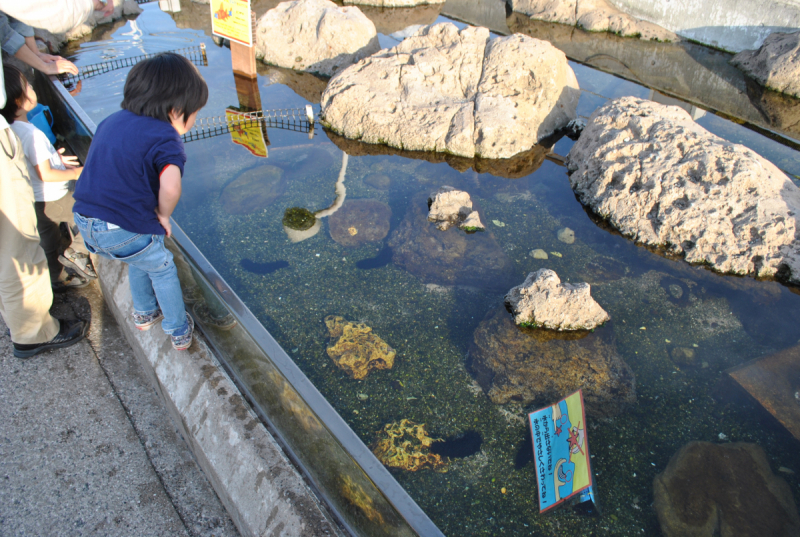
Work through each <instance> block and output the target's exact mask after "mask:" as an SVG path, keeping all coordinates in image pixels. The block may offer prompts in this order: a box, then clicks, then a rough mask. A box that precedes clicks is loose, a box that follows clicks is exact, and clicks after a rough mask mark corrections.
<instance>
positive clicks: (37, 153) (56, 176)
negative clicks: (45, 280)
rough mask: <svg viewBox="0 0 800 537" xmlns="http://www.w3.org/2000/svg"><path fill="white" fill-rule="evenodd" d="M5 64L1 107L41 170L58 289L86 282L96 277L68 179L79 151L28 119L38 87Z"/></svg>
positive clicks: (39, 214) (41, 227) (40, 203)
mask: <svg viewBox="0 0 800 537" xmlns="http://www.w3.org/2000/svg"><path fill="white" fill-rule="evenodd" d="M3 69H4V70H5V90H6V105H5V107H4V108H3V109H2V111H0V113H2V114H3V117H5V118H6V121H8V123H9V124H10V125H11V130H13V131H14V133H16V135H17V136H19V139H20V141H21V142H22V150H23V152H24V153H25V157H26V158H27V159H28V162H30V164H31V165H32V166H33V168H34V169H35V170H36V173H35V174H34V173H31V179H32V183H33V184H32V186H33V194H34V199H35V200H36V201H35V203H34V209H35V211H36V219H37V222H36V228H37V230H38V231H39V237H40V240H41V245H42V249H43V250H44V253H45V256H46V257H47V267H48V268H49V269H50V281H51V284H52V286H53V290H54V291H64V290H66V289H68V288H71V287H73V288H74V287H83V286H84V285H86V284H88V283H89V282H88V281H87V280H88V279H94V278H97V275H96V274H95V272H94V267H93V266H92V262H91V260H90V259H89V254H88V252H87V251H86V248H85V247H84V246H83V243H82V242H81V241H80V240H75V235H76V234H77V228H76V227H75V222H74V221H73V220H72V205H73V203H74V200H73V198H72V193H71V192H70V190H69V181H72V180H75V179H78V178H79V177H80V175H81V170H82V169H83V168H81V167H80V166H79V165H78V161H77V158H76V157H65V156H62V155H61V153H63V152H64V150H63V149H62V150H60V151H56V150H55V148H54V147H53V145H52V144H51V143H50V140H48V139H47V136H46V135H45V133H43V132H42V131H40V130H39V129H37V128H36V127H35V126H33V125H32V124H31V123H29V122H28V112H30V111H31V110H33V109H34V108H35V107H36V105H37V104H38V99H37V98H36V92H35V91H33V87H32V86H31V85H30V84H29V83H28V81H27V79H26V78H25V76H23V74H22V73H21V72H20V71H19V70H18V69H17V68H16V67H14V66H12V65H8V64H4V65H3ZM61 222H64V223H66V225H67V228H68V229H69V233H70V236H71V238H72V241H71V243H70V244H69V245H64V244H63V242H62V241H63V236H62V234H61V230H60V229H59V223H61ZM62 265H64V266H67V267H70V268H72V269H74V270H75V271H76V272H77V273H78V274H79V275H80V276H73V275H71V274H67V273H66V272H65V271H64V267H63V266H62Z"/></svg>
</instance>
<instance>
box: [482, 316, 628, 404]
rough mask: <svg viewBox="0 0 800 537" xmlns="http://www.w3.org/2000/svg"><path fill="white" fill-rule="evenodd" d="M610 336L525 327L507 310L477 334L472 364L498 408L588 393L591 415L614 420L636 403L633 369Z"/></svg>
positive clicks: (607, 332) (488, 320)
mask: <svg viewBox="0 0 800 537" xmlns="http://www.w3.org/2000/svg"><path fill="white" fill-rule="evenodd" d="M610 335H611V333H610V330H599V331H597V332H596V333H591V332H555V331H552V330H541V329H538V330H534V329H530V328H520V327H517V326H516V325H515V324H514V322H513V321H512V320H511V318H510V317H509V316H508V313H506V311H505V310H504V309H503V308H502V307H501V308H497V309H495V310H493V311H491V312H489V314H488V315H487V316H486V318H484V320H483V321H481V323H480V324H479V325H478V328H477V329H476V330H475V333H474V335H473V341H472V343H471V345H470V349H469V364H468V365H469V369H470V370H471V372H472V373H473V374H474V375H475V377H476V380H477V381H478V384H480V386H481V387H482V388H483V390H484V391H485V392H486V394H487V395H488V396H489V399H490V400H491V401H492V402H493V403H495V404H506V403H517V404H520V405H522V406H527V405H533V406H537V407H538V406H544V405H548V404H552V402H553V401H557V400H558V399H561V398H562V397H565V396H567V395H569V394H571V393H573V392H574V391H576V390H578V389H582V390H583V399H584V401H585V402H586V413H587V414H589V415H591V416H598V417H610V416H614V415H616V414H619V413H620V412H621V411H622V410H623V409H624V408H625V407H626V406H627V405H629V404H632V403H633V402H635V401H636V381H635V378H634V375H633V371H631V368H630V367H629V366H628V364H626V363H625V362H624V361H622V358H620V356H619V354H618V353H617V348H616V345H615V344H614V343H613V341H611V340H610Z"/></svg>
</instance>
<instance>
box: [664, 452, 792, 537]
mask: <svg viewBox="0 0 800 537" xmlns="http://www.w3.org/2000/svg"><path fill="white" fill-rule="evenodd" d="M653 494H654V497H655V509H656V513H658V521H659V522H660V523H661V531H662V532H663V533H664V535H665V536H666V537H704V536H708V537H712V536H716V535H718V536H720V537H733V536H745V535H747V536H754V537H758V536H767V535H787V536H788V535H800V516H798V514H797V506H796V505H795V502H794V498H793V496H792V491H791V489H790V488H789V485H788V484H787V483H786V481H784V480H783V479H781V478H780V477H778V476H776V475H775V474H773V473H772V470H770V467H769V462H768V461H767V457H766V455H765V454H764V450H763V449H761V448H760V447H759V446H757V445H756V444H746V443H733V444H724V445H719V444H712V443H709V442H690V443H688V444H686V445H685V446H683V447H682V448H681V449H680V451H678V453H676V454H675V455H673V457H672V458H671V459H670V461H669V464H668V465H667V467H666V469H665V470H664V472H663V473H661V474H658V475H657V476H656V478H655V479H654V480H653Z"/></svg>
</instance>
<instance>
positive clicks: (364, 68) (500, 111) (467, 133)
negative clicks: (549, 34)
mask: <svg viewBox="0 0 800 537" xmlns="http://www.w3.org/2000/svg"><path fill="white" fill-rule="evenodd" d="M578 97H579V90H578V82H577V80H576V78H575V74H574V73H573V72H572V69H571V68H570V67H569V65H568V64H567V59H566V56H564V53H562V52H561V51H559V50H558V49H556V48H555V47H553V46H552V45H550V43H547V42H546V41H540V40H538V39H533V38H531V37H527V36H523V35H520V34H514V35H511V36H507V37H497V38H494V39H490V35H489V30H488V29H486V28H474V27H467V28H465V29H463V30H461V31H459V30H458V28H457V27H456V26H455V25H454V24H452V23H443V24H436V25H433V26H425V27H423V28H421V29H420V30H419V31H418V32H417V33H416V34H414V35H413V36H411V37H408V38H406V39H405V40H404V41H403V42H402V43H400V44H399V45H397V46H396V47H393V48H391V49H389V50H383V51H381V52H379V53H377V54H374V55H372V56H370V57H369V58H366V59H364V60H362V61H360V62H359V63H358V64H356V65H353V66H351V67H349V68H347V69H346V70H344V71H342V72H340V73H338V74H337V75H336V76H335V77H333V79H331V82H330V84H329V85H328V88H327V89H326V90H325V93H324V94H323V96H322V109H321V116H322V117H323V121H324V122H325V123H327V124H328V125H329V126H330V128H331V129H332V130H333V131H335V132H336V133H338V134H341V135H342V136H345V137H347V138H351V139H355V140H360V141H362V142H367V143H373V144H386V145H390V146H392V147H397V148H402V149H406V150H414V151H445V152H447V153H449V154H452V155H458V156H463V157H475V156H480V157H483V158H493V159H494V158H508V157H511V156H513V155H516V154H517V153H520V152H523V151H526V150H528V149H530V148H531V147H532V146H534V144H536V143H537V142H538V141H539V140H541V139H543V138H545V137H546V136H549V135H550V134H552V133H553V132H554V131H556V130H558V129H560V128H561V127H563V126H565V125H566V124H567V123H569V121H570V120H572V119H574V118H575V109H576V107H577V104H578Z"/></svg>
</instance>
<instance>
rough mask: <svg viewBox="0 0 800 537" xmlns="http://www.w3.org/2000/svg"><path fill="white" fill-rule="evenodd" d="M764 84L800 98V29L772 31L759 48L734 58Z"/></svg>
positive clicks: (736, 64)
mask: <svg viewBox="0 0 800 537" xmlns="http://www.w3.org/2000/svg"><path fill="white" fill-rule="evenodd" d="M730 62H731V64H733V65H735V66H736V67H738V68H739V69H741V70H742V71H744V72H745V73H747V75H748V76H750V77H752V78H753V79H755V80H756V81H758V83H759V84H761V85H762V86H764V87H766V88H769V89H771V90H775V91H778V92H781V93H786V94H789V95H794V96H795V97H800V32H794V33H782V32H775V33H772V34H770V35H769V36H768V37H767V38H766V39H765V40H764V43H763V44H762V45H761V47H759V49H758V50H743V51H742V52H740V53H739V54H737V55H736V56H734V57H733V58H731V60H730Z"/></svg>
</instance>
